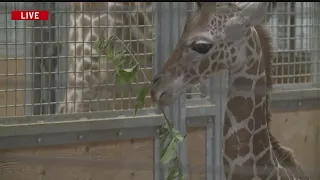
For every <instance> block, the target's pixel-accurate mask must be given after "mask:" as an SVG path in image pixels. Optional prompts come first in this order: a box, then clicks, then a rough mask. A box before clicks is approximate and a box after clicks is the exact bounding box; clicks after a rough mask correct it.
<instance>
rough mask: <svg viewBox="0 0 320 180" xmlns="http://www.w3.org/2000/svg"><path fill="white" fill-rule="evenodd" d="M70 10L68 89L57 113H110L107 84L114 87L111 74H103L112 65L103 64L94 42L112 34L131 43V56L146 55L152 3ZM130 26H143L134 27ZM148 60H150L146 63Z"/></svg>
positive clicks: (108, 4)
mask: <svg viewBox="0 0 320 180" xmlns="http://www.w3.org/2000/svg"><path fill="white" fill-rule="evenodd" d="M71 7H72V11H73V13H70V26H71V28H69V43H68V48H69V55H70V56H71V57H72V58H70V60H69V70H68V87H67V89H66V92H65V93H64V94H65V95H64V100H63V101H62V102H61V103H60V105H59V108H58V112H59V113H73V112H90V111H103V110H106V109H112V108H110V106H111V104H112V102H110V101H108V100H107V98H110V97H111V98H112V97H114V96H115V95H117V92H112V90H111V87H110V86H107V84H108V83H109V84H111V83H114V76H113V75H112V72H110V71H109V72H107V70H108V69H111V68H112V63H111V62H110V61H107V59H106V57H105V56H101V55H103V54H102V53H101V52H99V50H98V49H97V46H96V45H95V42H96V41H97V39H98V38H99V36H101V35H103V36H104V38H105V39H108V38H109V37H111V36H112V35H113V33H114V34H116V35H117V36H118V37H120V38H126V39H129V40H131V41H134V42H131V44H130V45H131V47H132V49H133V50H134V51H135V52H138V53H143V52H150V51H151V45H152V41H150V39H151V38H152V30H151V27H150V25H151V18H152V17H151V16H150V14H151V12H150V9H151V8H152V3H151V2H72V3H71ZM138 10H139V11H138ZM121 11H123V12H121ZM131 24H137V25H145V26H143V27H137V25H135V26H134V25H133V26H132V25H131ZM123 25H127V28H122V26H123ZM130 25H131V26H130ZM128 26H129V27H128ZM138 39H149V41H138ZM117 45H118V46H117ZM119 45H120V44H119V43H118V44H116V49H117V47H121V46H119ZM99 54H101V55H99ZM104 55H105V54H104ZM150 60H151V58H149V59H148V61H150ZM112 93H114V94H113V95H112Z"/></svg>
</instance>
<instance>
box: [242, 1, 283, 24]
mask: <svg viewBox="0 0 320 180" xmlns="http://www.w3.org/2000/svg"><path fill="white" fill-rule="evenodd" d="M249 3H250V2H236V5H237V6H238V7H239V8H240V9H244V8H245V7H247V6H248V5H249ZM277 4H278V3H277V2H271V3H269V5H268V8H267V12H271V13H273V12H274V11H275V10H276V8H277ZM271 17H272V14H268V15H267V16H266V22H267V21H269V20H270V18H271Z"/></svg>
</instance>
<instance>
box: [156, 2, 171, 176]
mask: <svg viewBox="0 0 320 180" xmlns="http://www.w3.org/2000/svg"><path fill="white" fill-rule="evenodd" d="M165 14H166V13H165V12H164V2H155V11H154V17H153V18H154V20H155V48H154V49H155V53H154V59H153V62H152V64H153V68H152V74H153V76H155V75H156V74H157V73H158V72H159V71H160V68H161V67H162V65H163V61H164V58H165V57H164V56H163V53H162V52H163V51H165V50H166V49H165V48H163V43H164V42H163V39H162V38H163V37H162V35H165V36H166V35H167V34H164V33H163V31H164V30H165V29H168V24H166V22H165V21H164V19H163V16H164V15H165ZM159 148H160V142H159V137H158V135H157V137H155V141H154V150H153V151H154V157H155V158H154V166H153V167H154V180H164V179H165V169H164V166H163V165H162V163H161V162H160V151H159Z"/></svg>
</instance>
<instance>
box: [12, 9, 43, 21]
mask: <svg viewBox="0 0 320 180" xmlns="http://www.w3.org/2000/svg"><path fill="white" fill-rule="evenodd" d="M48 19H49V11H35V10H32V11H11V20H48Z"/></svg>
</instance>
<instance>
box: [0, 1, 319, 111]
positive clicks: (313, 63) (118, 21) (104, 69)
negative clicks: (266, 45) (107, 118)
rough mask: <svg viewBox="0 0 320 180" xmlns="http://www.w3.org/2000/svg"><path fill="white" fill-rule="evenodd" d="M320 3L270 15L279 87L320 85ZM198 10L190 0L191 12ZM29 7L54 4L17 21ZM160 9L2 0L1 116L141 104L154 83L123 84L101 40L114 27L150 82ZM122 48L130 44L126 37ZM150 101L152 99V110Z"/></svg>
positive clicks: (199, 91)
mask: <svg viewBox="0 0 320 180" xmlns="http://www.w3.org/2000/svg"><path fill="white" fill-rule="evenodd" d="M319 7H320V4H319V3H317V2H283V3H278V7H277V10H276V11H275V12H274V13H269V15H268V17H269V16H270V18H269V20H268V22H267V25H268V27H270V29H271V31H272V35H273V37H274V44H275V46H276V48H275V53H276V57H275V59H274V65H273V68H274V75H273V80H274V83H275V84H277V85H279V86H277V87H279V88H286V87H288V88H290V89H292V88H294V89H296V88H311V87H314V88H316V87H317V85H318V84H319V80H318V66H319V60H318V57H319V37H318V34H319V17H318V16H319V13H318V12H319ZM194 8H195V6H194V4H192V3H190V6H189V7H188V8H187V12H188V13H189V12H191V11H194ZM21 9H37V10H38V9H39V10H40V9H44V10H49V11H50V18H49V21H12V20H11V18H10V12H11V10H21ZM154 11H155V3H152V2H127V3H124V2H109V3H107V2H106V3H102V2H100V3H94V2H73V3H66V2H63V3H62V2H61V3H53V2H50V3H49V2H48V3H27V2H19V3H18V2H2V3H1V4H0V16H1V17H0V34H1V35H0V38H2V39H1V42H0V46H1V48H0V53H1V57H2V58H1V59H0V64H1V65H0V78H1V79H0V80H1V84H0V98H1V100H0V116H1V117H11V116H24V115H41V114H56V113H58V114H59V113H78V112H89V111H106V110H107V111H108V110H109V111H113V110H123V109H132V108H134V104H135V96H136V93H137V90H138V89H139V88H140V87H142V86H143V85H144V84H146V83H147V82H146V81H145V79H144V78H143V77H142V75H141V74H140V75H139V76H138V77H137V78H136V79H137V81H136V82H134V83H133V84H132V85H123V84H117V83H116V82H115V78H114V67H113V64H112V63H110V62H109V61H108V60H107V59H106V54H99V53H98V52H97V49H96V47H95V46H94V42H95V41H96V40H97V38H98V36H100V35H104V36H105V37H106V38H107V37H108V36H109V37H110V35H111V32H114V33H115V34H116V35H117V36H118V37H120V39H122V41H123V42H125V43H126V44H129V45H130V47H132V49H133V50H134V51H135V53H136V57H137V59H138V61H139V63H140V64H141V66H142V67H144V68H143V70H144V72H145V73H146V74H147V76H148V78H149V80H150V79H151V78H152V70H153V64H154V62H153V59H154V58H153V56H154V54H155V53H157V49H154V41H155V27H156V26H157V25H156V24H155V23H154V14H155V13H154ZM187 12H186V13H187ZM171 26H175V24H171ZM179 28H181V29H183V27H179ZM177 35H179V34H175V36H177ZM116 46H117V47H118V50H121V48H123V47H122V46H121V43H119V42H118V44H117V45H116ZM208 88H210V87H208V83H203V84H200V85H199V86H197V87H195V88H193V89H192V90H189V91H188V92H187V98H193V99H197V98H200V99H202V98H207V97H208V96H207V95H206V91H207V90H208ZM150 107H153V105H152V103H151V100H150V97H148V100H147V103H146V105H145V108H150Z"/></svg>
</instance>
